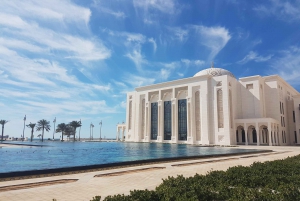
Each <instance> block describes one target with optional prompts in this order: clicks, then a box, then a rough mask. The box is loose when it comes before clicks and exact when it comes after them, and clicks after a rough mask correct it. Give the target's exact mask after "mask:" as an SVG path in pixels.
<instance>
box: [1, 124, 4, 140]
mask: <svg viewBox="0 0 300 201" xmlns="http://www.w3.org/2000/svg"><path fill="white" fill-rule="evenodd" d="M3 133H4V124H3V125H2V136H1V141H3Z"/></svg>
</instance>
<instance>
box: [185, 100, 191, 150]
mask: <svg viewBox="0 0 300 201" xmlns="http://www.w3.org/2000/svg"><path fill="white" fill-rule="evenodd" d="M186 109H187V113H186V115H187V143H189V144H193V137H192V129H191V113H192V111H191V98H190V97H187V108H186Z"/></svg>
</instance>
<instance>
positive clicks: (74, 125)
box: [69, 121, 81, 142]
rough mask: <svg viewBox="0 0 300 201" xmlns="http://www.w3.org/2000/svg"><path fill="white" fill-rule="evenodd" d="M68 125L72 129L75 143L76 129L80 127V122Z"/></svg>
mask: <svg viewBox="0 0 300 201" xmlns="http://www.w3.org/2000/svg"><path fill="white" fill-rule="evenodd" d="M69 125H70V126H72V127H73V129H74V142H75V134H76V129H77V128H78V127H81V122H80V121H72V122H70V123H69Z"/></svg>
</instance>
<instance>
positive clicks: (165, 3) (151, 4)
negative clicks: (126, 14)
mask: <svg viewBox="0 0 300 201" xmlns="http://www.w3.org/2000/svg"><path fill="white" fill-rule="evenodd" d="M133 5H134V7H136V8H141V9H143V10H144V12H147V11H149V10H158V11H160V12H162V13H166V14H173V13H175V12H177V8H176V5H175V3H174V0H143V1H140V0H133Z"/></svg>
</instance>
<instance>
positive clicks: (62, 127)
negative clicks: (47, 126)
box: [56, 123, 67, 141]
mask: <svg viewBox="0 0 300 201" xmlns="http://www.w3.org/2000/svg"><path fill="white" fill-rule="evenodd" d="M66 127H67V125H66V124H65V123H61V124H58V125H57V127H56V132H57V133H59V132H61V137H62V139H61V141H64V132H65V130H66Z"/></svg>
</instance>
